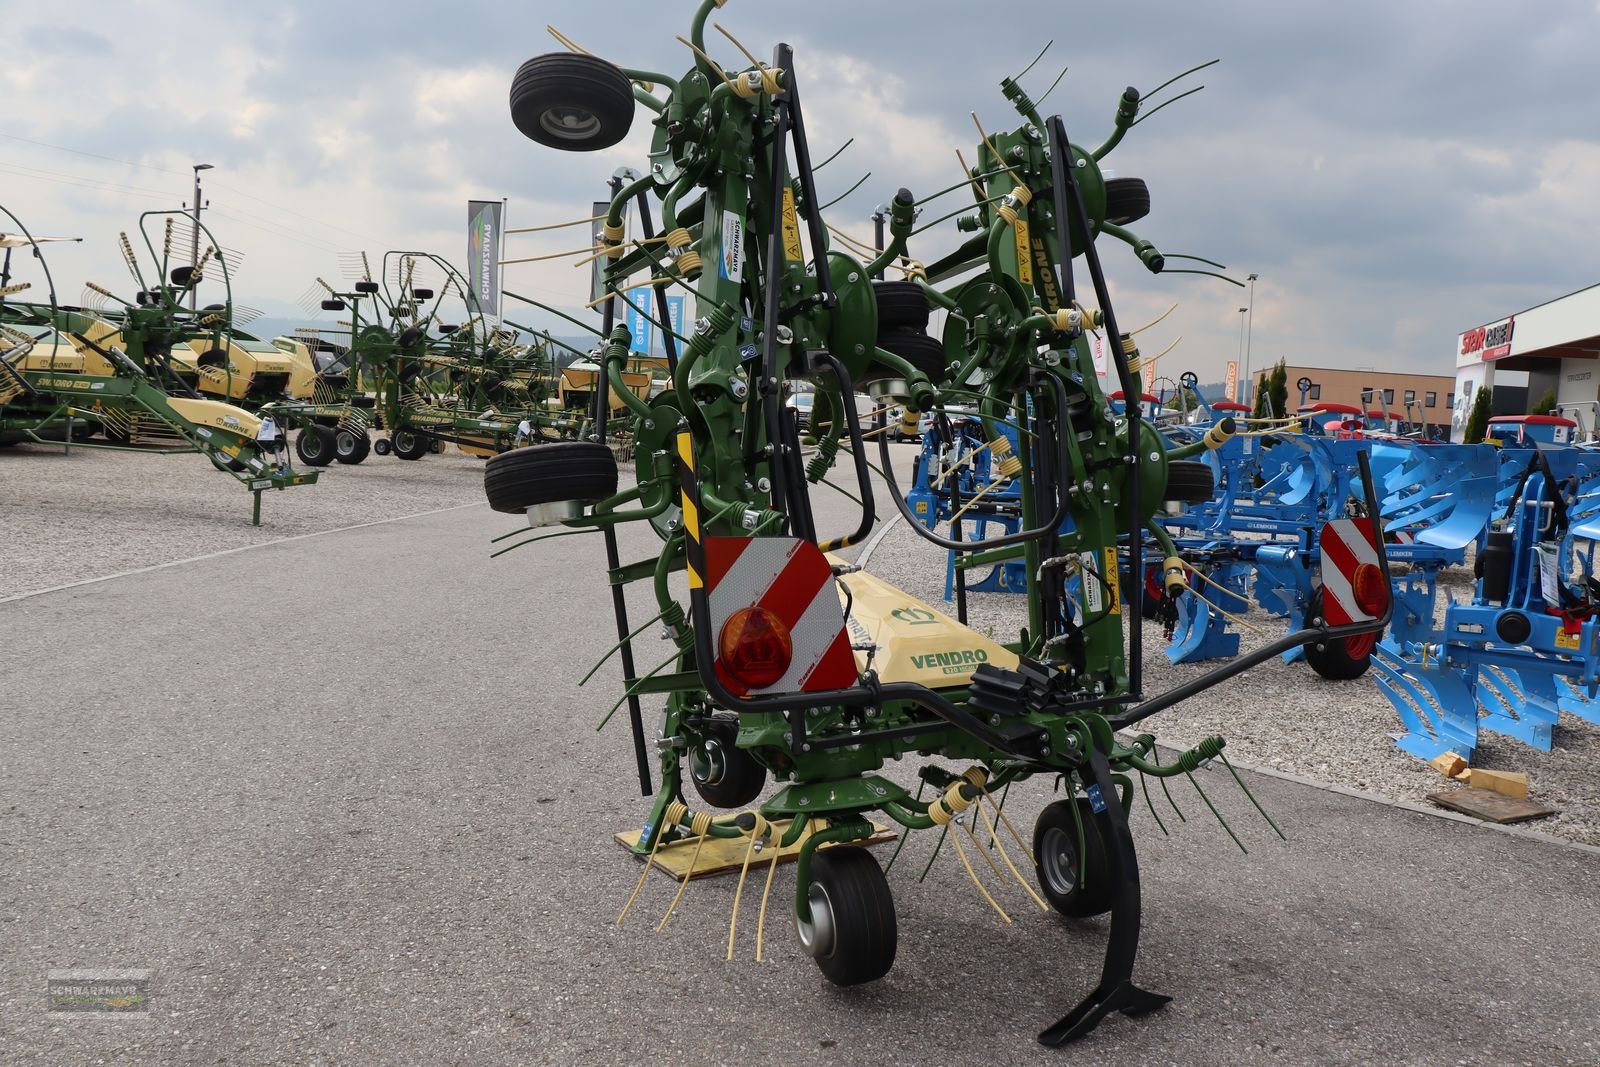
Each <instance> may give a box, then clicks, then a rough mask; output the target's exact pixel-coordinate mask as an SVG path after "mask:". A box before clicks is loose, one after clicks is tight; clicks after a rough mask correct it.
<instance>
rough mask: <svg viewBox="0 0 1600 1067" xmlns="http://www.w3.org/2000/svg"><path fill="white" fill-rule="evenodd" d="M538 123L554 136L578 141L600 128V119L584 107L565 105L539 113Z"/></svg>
mask: <svg viewBox="0 0 1600 1067" xmlns="http://www.w3.org/2000/svg"><path fill="white" fill-rule="evenodd" d="M539 125H540V126H541V127H543V128H544V130H545V132H546V133H549V134H551V135H552V136H554V137H560V138H562V139H564V140H568V141H579V140H583V139H584V138H586V137H591V136H593V135H594V133H595V131H597V130H598V129H599V128H600V120H599V119H598V118H596V117H595V114H594V112H592V111H590V110H589V109H588V108H586V107H574V106H572V105H565V106H560V107H553V108H551V109H550V110H548V111H546V112H545V113H544V114H543V115H540V116H539Z"/></svg>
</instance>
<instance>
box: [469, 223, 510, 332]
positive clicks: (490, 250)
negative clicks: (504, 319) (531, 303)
mask: <svg viewBox="0 0 1600 1067" xmlns="http://www.w3.org/2000/svg"><path fill="white" fill-rule="evenodd" d="M505 207H506V205H505V202H504V201H500V200H468V201H467V276H468V279H469V280H470V281H471V283H472V296H473V298H474V299H475V300H476V301H477V303H478V308H479V310H481V311H482V312H483V313H484V314H485V315H489V316H492V317H494V318H497V319H498V318H499V317H500V238H501V234H502V233H504V232H505V231H504V229H503V227H504V225H505Z"/></svg>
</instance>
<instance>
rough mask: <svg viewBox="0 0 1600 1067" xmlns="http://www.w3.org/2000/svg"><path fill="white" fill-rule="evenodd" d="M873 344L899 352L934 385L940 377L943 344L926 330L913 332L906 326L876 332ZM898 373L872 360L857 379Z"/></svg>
mask: <svg viewBox="0 0 1600 1067" xmlns="http://www.w3.org/2000/svg"><path fill="white" fill-rule="evenodd" d="M877 344H878V347H879V348H881V349H883V350H884V351H885V352H888V353H890V354H891V355H896V356H899V357H900V358H901V359H903V360H905V361H906V362H907V363H909V364H911V365H912V366H913V367H915V368H917V370H919V371H921V372H922V373H923V374H926V375H927V376H928V380H929V381H930V382H933V383H934V384H935V385H937V384H939V383H940V382H942V381H944V375H945V362H944V345H943V344H941V343H940V342H939V341H937V340H935V339H934V338H932V337H929V336H928V335H927V334H925V333H913V332H912V331H910V330H899V331H896V332H893V333H882V334H879V335H878V342H877ZM898 377H900V372H899V371H898V370H893V369H891V368H890V367H889V366H888V365H887V364H884V363H879V362H876V361H874V362H873V363H870V364H868V366H867V369H866V372H865V373H863V374H862V375H861V382H862V383H865V382H870V381H876V380H878V379H880V378H898ZM858 384H859V383H858Z"/></svg>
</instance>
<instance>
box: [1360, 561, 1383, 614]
mask: <svg viewBox="0 0 1600 1067" xmlns="http://www.w3.org/2000/svg"><path fill="white" fill-rule="evenodd" d="M1350 589H1351V592H1352V593H1354V594H1355V598H1356V607H1358V608H1360V609H1361V610H1362V611H1363V612H1365V613H1366V614H1368V615H1371V616H1373V617H1374V618H1377V617H1378V616H1380V615H1382V614H1383V610H1384V608H1386V607H1388V606H1389V580H1388V579H1387V578H1386V577H1385V576H1384V573H1383V571H1382V570H1380V569H1379V568H1378V566H1377V565H1376V564H1373V563H1363V564H1361V565H1360V566H1359V567H1357V568H1356V573H1355V574H1354V576H1353V577H1352V579H1351V582H1350Z"/></svg>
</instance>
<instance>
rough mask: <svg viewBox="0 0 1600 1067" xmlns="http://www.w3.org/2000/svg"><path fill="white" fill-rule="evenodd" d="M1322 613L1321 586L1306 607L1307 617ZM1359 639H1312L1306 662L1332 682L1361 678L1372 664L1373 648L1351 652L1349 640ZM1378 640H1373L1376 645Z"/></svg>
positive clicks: (1311, 617) (1314, 617)
mask: <svg viewBox="0 0 1600 1067" xmlns="http://www.w3.org/2000/svg"><path fill="white" fill-rule="evenodd" d="M1320 618H1323V614H1322V590H1321V589H1320V588H1319V589H1318V590H1317V591H1316V592H1314V593H1312V594H1311V603H1310V604H1309V605H1307V607H1306V619H1307V620H1310V619H1320ZM1354 640H1357V638H1353V637H1341V638H1339V639H1338V640H1336V641H1312V642H1310V643H1309V644H1307V645H1306V663H1308V664H1310V666H1311V669H1312V670H1314V671H1316V672H1317V674H1318V675H1319V676H1321V677H1323V678H1326V679H1328V680H1329V681H1330V682H1348V681H1350V680H1351V679H1352V678H1359V677H1361V676H1362V675H1363V674H1366V673H1367V668H1368V667H1371V666H1372V648H1371V647H1369V648H1368V649H1367V654H1366V655H1364V656H1360V657H1357V656H1353V655H1351V654H1350V646H1349V642H1350V641H1354ZM1376 644H1377V642H1376V641H1374V642H1372V646H1374V647H1375V646H1376Z"/></svg>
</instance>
